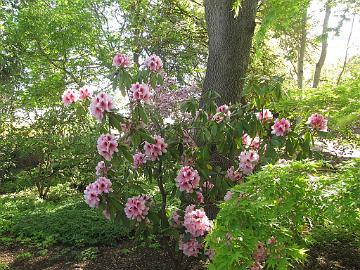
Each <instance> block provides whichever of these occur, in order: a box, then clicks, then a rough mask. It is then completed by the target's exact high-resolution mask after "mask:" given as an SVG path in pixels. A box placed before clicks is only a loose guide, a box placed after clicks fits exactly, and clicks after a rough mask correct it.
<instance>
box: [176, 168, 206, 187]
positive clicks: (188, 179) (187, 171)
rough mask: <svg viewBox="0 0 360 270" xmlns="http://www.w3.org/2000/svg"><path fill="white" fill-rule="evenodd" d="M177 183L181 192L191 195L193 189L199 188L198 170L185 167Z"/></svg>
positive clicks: (178, 176)
mask: <svg viewBox="0 0 360 270" xmlns="http://www.w3.org/2000/svg"><path fill="white" fill-rule="evenodd" d="M175 181H176V186H177V187H178V188H179V189H180V191H186V192H187V193H191V192H193V189H195V188H197V187H198V186H199V182H200V176H199V173H198V171H197V170H195V169H193V168H192V167H189V166H184V167H182V168H181V170H180V172H179V174H178V175H177V177H176V179H175Z"/></svg>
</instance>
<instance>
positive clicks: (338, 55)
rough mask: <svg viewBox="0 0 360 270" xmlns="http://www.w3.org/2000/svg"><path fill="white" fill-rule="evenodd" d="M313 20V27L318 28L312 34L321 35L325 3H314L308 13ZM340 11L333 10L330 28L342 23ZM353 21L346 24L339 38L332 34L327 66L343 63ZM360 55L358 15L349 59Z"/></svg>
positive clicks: (359, 22)
mask: <svg viewBox="0 0 360 270" xmlns="http://www.w3.org/2000/svg"><path fill="white" fill-rule="evenodd" d="M308 14H309V15H310V16H311V17H312V20H313V25H316V27H315V28H314V29H313V30H312V31H311V33H312V34H315V35H320V34H321V31H322V23H323V20H324V7H323V2H321V1H319V0H316V1H312V5H311V7H310V10H309V13H308ZM340 14H341V13H340V9H339V8H337V9H333V10H332V13H331V16H330V20H329V27H336V26H337V25H338V23H339V21H340V17H339V15H340ZM351 21H352V17H351V18H350V20H347V21H345V22H344V24H343V27H342V28H341V30H340V33H339V36H335V33H333V32H332V33H331V34H330V36H329V47H328V54H327V57H326V63H325V65H335V64H337V63H339V62H342V61H343V60H344V57H345V51H346V44H347V40H348V37H349V33H350V29H351ZM356 54H357V55H359V54H360V14H357V16H356V18H355V23H354V28H353V33H352V36H351V41H350V46H349V57H351V56H353V55H356Z"/></svg>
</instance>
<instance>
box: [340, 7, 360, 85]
mask: <svg viewBox="0 0 360 270" xmlns="http://www.w3.org/2000/svg"><path fill="white" fill-rule="evenodd" d="M355 17H356V13H354V16H353V19H352V22H351V28H350V33H349V37H348V40H347V43H346V52H345V58H344V63H343V66H342V68H341V72H340V74H339V77H338V79H337V82H336V85H339V84H340V82H341V77H342V75H343V73H344V71H345V68H346V64H347V60H348V54H349V45H350V40H351V36H352V32H353V29H354V22H355Z"/></svg>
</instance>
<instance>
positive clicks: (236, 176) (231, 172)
mask: <svg viewBox="0 0 360 270" xmlns="http://www.w3.org/2000/svg"><path fill="white" fill-rule="evenodd" d="M225 177H226V178H228V179H230V180H231V181H234V182H238V181H241V179H242V174H241V172H240V171H239V170H235V169H234V166H231V167H230V168H229V169H228V170H227V172H226V176H225Z"/></svg>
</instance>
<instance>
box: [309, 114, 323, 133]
mask: <svg viewBox="0 0 360 270" xmlns="http://www.w3.org/2000/svg"><path fill="white" fill-rule="evenodd" d="M306 124H308V125H310V126H311V127H312V128H313V129H317V130H320V131H327V129H328V128H327V119H326V118H325V117H324V116H323V115H321V114H318V113H314V114H312V115H311V116H310V117H309V119H308V121H307V122H306Z"/></svg>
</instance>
